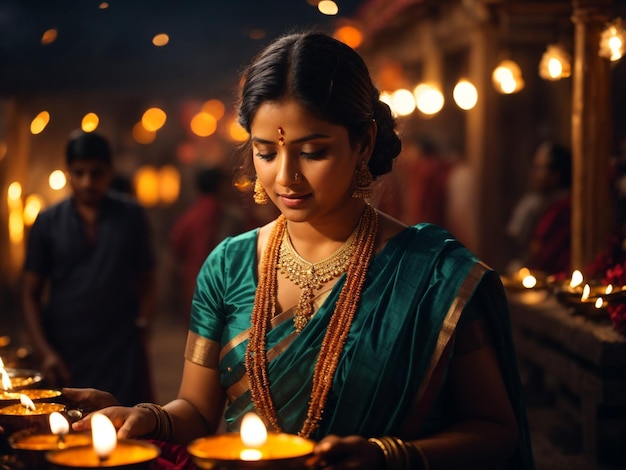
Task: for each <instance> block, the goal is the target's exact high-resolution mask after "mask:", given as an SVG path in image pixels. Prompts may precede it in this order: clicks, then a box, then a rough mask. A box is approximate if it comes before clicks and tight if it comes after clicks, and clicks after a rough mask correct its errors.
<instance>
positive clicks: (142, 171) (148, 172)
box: [134, 165, 159, 207]
mask: <svg viewBox="0 0 626 470" xmlns="http://www.w3.org/2000/svg"><path fill="white" fill-rule="evenodd" d="M134 179H135V181H134V186H135V192H136V194H137V200H138V201H139V202H140V203H141V204H143V205H144V206H146V207H152V206H156V205H157V204H158V203H159V173H158V172H157V170H156V168H154V167H153V166H151V165H144V166H142V167H140V168H139V169H138V170H137V173H135V177H134Z"/></svg>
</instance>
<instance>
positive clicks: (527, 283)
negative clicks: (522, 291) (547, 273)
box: [522, 274, 537, 289]
mask: <svg viewBox="0 0 626 470" xmlns="http://www.w3.org/2000/svg"><path fill="white" fill-rule="evenodd" d="M522 285H523V286H524V287H525V288H526V289H532V288H533V287H535V286H536V285H537V278H536V277H535V276H533V275H531V274H529V275H528V276H525V277H524V279H522Z"/></svg>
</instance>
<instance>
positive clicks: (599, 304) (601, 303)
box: [594, 297, 604, 308]
mask: <svg viewBox="0 0 626 470" xmlns="http://www.w3.org/2000/svg"><path fill="white" fill-rule="evenodd" d="M603 306H604V300H602V297H598V298H597V299H596V303H595V304H594V307H595V308H602V307H603Z"/></svg>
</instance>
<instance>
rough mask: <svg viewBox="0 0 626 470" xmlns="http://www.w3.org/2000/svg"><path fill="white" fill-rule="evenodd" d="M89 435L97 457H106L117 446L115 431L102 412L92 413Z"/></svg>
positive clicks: (103, 458)
mask: <svg viewBox="0 0 626 470" xmlns="http://www.w3.org/2000/svg"><path fill="white" fill-rule="evenodd" d="M91 437H92V440H93V450H94V451H95V452H96V454H98V458H99V459H100V460H106V459H108V458H109V456H110V455H111V453H112V452H113V451H114V450H115V447H116V446H117V432H116V431H115V426H113V423H112V422H111V420H110V419H109V418H107V417H106V416H105V415H103V414H102V413H94V414H93V416H92V417H91Z"/></svg>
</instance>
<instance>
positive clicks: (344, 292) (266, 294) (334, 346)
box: [245, 205, 378, 437]
mask: <svg viewBox="0 0 626 470" xmlns="http://www.w3.org/2000/svg"><path fill="white" fill-rule="evenodd" d="M286 229H287V221H286V220H285V218H284V216H282V215H281V216H279V217H278V219H277V220H276V224H275V225H274V228H273V230H272V233H271V234H270V237H269V240H268V242H267V246H266V247H265V251H264V252H263V258H262V260H261V266H260V276H259V285H258V287H257V290H256V294H255V298H254V306H253V308H252V316H251V318H250V323H251V327H250V337H249V340H248V347H247V349H246V357H245V366H246V374H247V376H248V382H249V383H250V396H251V398H252V402H253V403H254V406H255V408H256V411H257V412H258V413H259V415H260V416H261V417H262V418H263V420H264V421H265V423H266V425H267V426H268V427H270V428H271V429H272V430H273V431H276V432H279V431H281V427H280V423H279V421H278V415H277V413H276V407H275V406H274V402H273V400H272V395H271V389H270V383H269V376H268V371H267V352H266V334H267V330H268V325H269V323H270V319H271V318H272V317H273V316H274V315H275V313H276V292H277V287H278V282H277V274H278V259H279V256H280V247H281V244H282V241H283V237H284V234H285V231H286ZM377 233H378V214H377V212H376V210H375V209H374V208H372V207H371V206H369V205H368V206H367V207H366V208H365V210H364V211H363V214H362V215H361V220H360V221H359V224H358V229H357V232H356V237H355V248H354V251H353V253H352V258H351V259H350V263H349V265H348V269H347V274H346V280H345V283H344V285H343V287H342V289H341V293H340V294H339V299H338V300H337V303H336V304H335V310H334V312H333V314H332V316H331V318H330V321H329V324H328V326H327V327H326V334H325V335H324V339H323V340H322V345H321V347H320V352H319V356H318V358H317V363H316V364H315V370H314V372H313V387H312V390H311V400H310V401H309V407H308V410H307V415H306V418H305V421H304V423H303V424H302V429H301V430H300V432H299V433H298V435H300V436H303V437H309V436H311V434H313V432H314V431H315V430H316V429H317V428H318V426H319V423H320V421H321V419H322V414H323V412H324V406H325V404H326V398H327V397H328V393H329V391H330V388H331V386H332V383H333V377H334V376H335V372H336V370H337V365H338V364H339V358H340V357H341V352H342V350H343V346H344V344H345V341H346V338H347V336H348V331H349V330H350V326H351V325H352V320H353V318H354V314H355V312H356V310H357V307H358V305H359V300H360V298H361V290H362V288H363V283H364V281H365V276H366V274H367V268H368V266H369V263H370V260H371V258H372V253H373V252H374V244H375V242H376V234H377Z"/></svg>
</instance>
